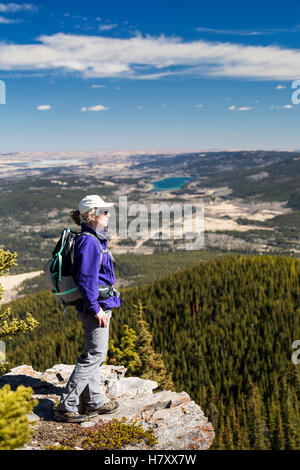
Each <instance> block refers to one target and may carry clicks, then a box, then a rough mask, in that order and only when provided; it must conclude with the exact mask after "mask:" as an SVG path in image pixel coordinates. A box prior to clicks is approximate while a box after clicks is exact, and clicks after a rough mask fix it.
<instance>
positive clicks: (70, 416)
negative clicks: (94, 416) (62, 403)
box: [54, 410, 89, 423]
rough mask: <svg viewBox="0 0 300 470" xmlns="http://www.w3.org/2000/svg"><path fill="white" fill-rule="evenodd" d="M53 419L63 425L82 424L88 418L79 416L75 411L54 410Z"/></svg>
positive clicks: (82, 415)
mask: <svg viewBox="0 0 300 470" xmlns="http://www.w3.org/2000/svg"><path fill="white" fill-rule="evenodd" d="M54 419H55V420H56V421H63V422H65V423H83V422H84V421H88V419H89V418H88V416H87V415H84V414H79V413H78V412H77V411H62V410H55V411H54Z"/></svg>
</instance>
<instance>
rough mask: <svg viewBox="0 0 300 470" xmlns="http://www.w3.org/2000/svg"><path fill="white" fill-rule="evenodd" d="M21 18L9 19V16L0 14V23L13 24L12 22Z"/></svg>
mask: <svg viewBox="0 0 300 470" xmlns="http://www.w3.org/2000/svg"><path fill="white" fill-rule="evenodd" d="M21 22H22V20H10V19H9V18H5V17H4V16H0V23H1V24H13V23H21Z"/></svg>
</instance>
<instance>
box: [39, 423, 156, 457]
mask: <svg viewBox="0 0 300 470" xmlns="http://www.w3.org/2000/svg"><path fill="white" fill-rule="evenodd" d="M125 421H126V418H124V417H123V418H122V420H121V421H120V420H117V419H112V420H111V421H109V422H108V423H103V422H100V423H99V424H96V425H95V426H93V427H92V428H83V429H80V430H78V431H77V432H75V433H74V434H72V435H71V436H70V437H69V438H68V439H63V440H62V441H61V443H60V444H61V446H57V445H56V446H51V447H48V449H50V450H74V449H76V448H80V449H84V450H104V449H106V450H113V449H121V448H122V447H124V446H125V445H127V444H132V445H134V444H138V443H139V442H141V441H143V440H144V441H145V442H146V444H147V445H149V446H153V445H155V444H157V439H156V437H155V436H154V434H153V430H150V431H144V429H143V428H142V425H141V423H139V424H138V425H136V424H135V423H133V424H126V423H125Z"/></svg>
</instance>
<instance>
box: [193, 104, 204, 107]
mask: <svg viewBox="0 0 300 470" xmlns="http://www.w3.org/2000/svg"><path fill="white" fill-rule="evenodd" d="M194 106H196V108H203V106H204V104H194Z"/></svg>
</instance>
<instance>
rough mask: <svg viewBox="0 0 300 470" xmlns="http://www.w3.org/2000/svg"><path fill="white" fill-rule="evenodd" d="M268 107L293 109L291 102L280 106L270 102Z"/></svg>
mask: <svg viewBox="0 0 300 470" xmlns="http://www.w3.org/2000/svg"><path fill="white" fill-rule="evenodd" d="M270 109H293V106H292V105H291V104H284V105H282V106H276V105H275V104H272V105H271V106H270Z"/></svg>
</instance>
